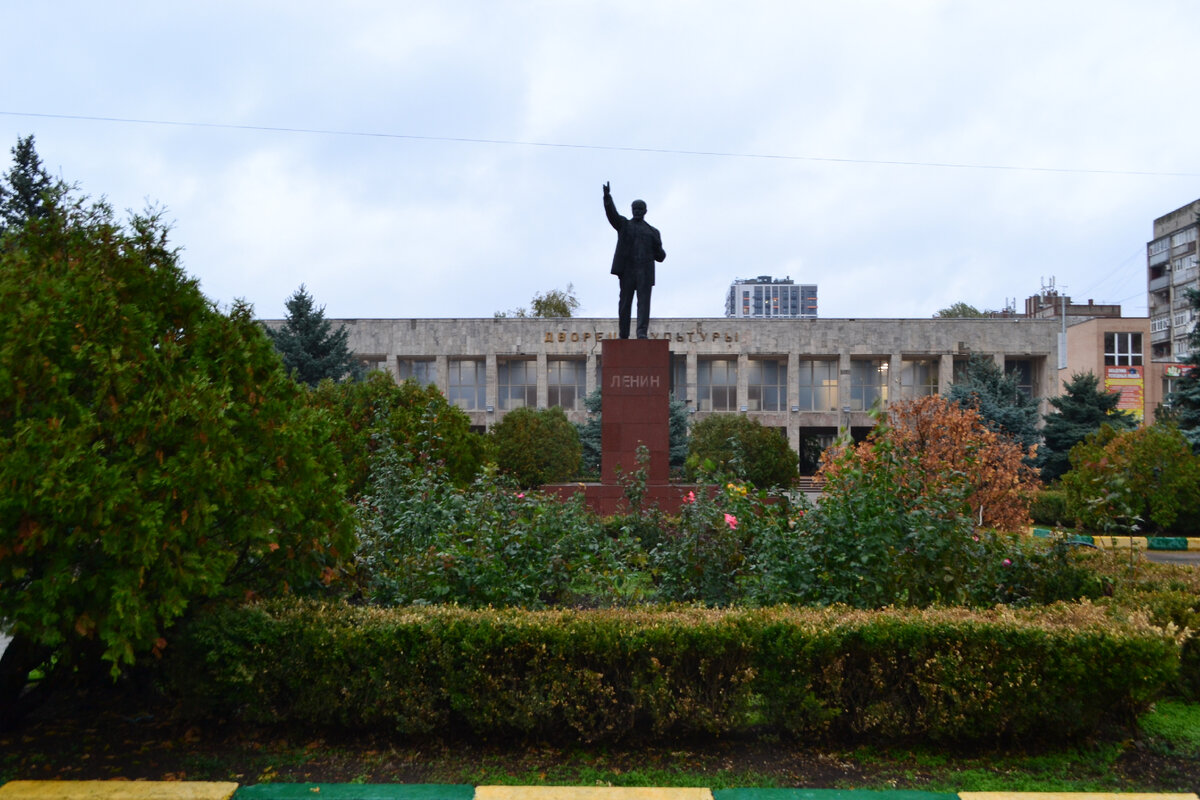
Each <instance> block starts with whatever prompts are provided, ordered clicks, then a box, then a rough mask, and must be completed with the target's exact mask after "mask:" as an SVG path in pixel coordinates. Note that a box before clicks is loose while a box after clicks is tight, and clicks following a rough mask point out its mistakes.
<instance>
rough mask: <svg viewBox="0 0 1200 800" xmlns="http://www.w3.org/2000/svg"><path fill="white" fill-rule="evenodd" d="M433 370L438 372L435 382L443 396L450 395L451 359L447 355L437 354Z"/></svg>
mask: <svg viewBox="0 0 1200 800" xmlns="http://www.w3.org/2000/svg"><path fill="white" fill-rule="evenodd" d="M433 364H434V366H433V371H434V372H436V373H437V375H436V376H435V378H436V380H435V383H436V384H437V388H438V391H439V392H441V393H442V395H443V396H445V397H449V396H450V359H449V357H447V356H436V357H435V358H434V359H433Z"/></svg>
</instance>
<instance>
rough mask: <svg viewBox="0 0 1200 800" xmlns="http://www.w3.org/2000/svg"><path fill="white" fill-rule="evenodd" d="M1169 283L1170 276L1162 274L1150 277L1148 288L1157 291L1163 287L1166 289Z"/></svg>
mask: <svg viewBox="0 0 1200 800" xmlns="http://www.w3.org/2000/svg"><path fill="white" fill-rule="evenodd" d="M1170 285H1171V276H1170V275H1163V276H1162V277H1161V278H1152V279H1151V280H1150V283H1149V290H1150V291H1152V292H1158V291H1161V290H1163V289H1166V288H1167V287H1168V286H1170Z"/></svg>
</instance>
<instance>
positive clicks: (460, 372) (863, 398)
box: [398, 356, 1140, 411]
mask: <svg viewBox="0 0 1200 800" xmlns="http://www.w3.org/2000/svg"><path fill="white" fill-rule="evenodd" d="M1139 363H1140V362H1139ZM1021 364H1025V362H1017V363H1016V365H1015V366H1018V367H1019V366H1020V365H1021ZM696 366H697V370H696V395H697V396H696V398H695V400H696V407H697V409H699V410H700V411H738V410H740V406H739V403H738V396H737V384H738V362H737V359H725V358H704V359H700V360H699V361H698V362H697V365H696ZM797 366H798V369H797V373H798V374H797V376H796V380H795V385H794V387H793V388H795V389H796V390H797V394H796V402H795V405H796V406H797V407H798V410H801V411H836V410H837V408H838V362H837V361H835V360H833V359H800V360H799V361H798V362H797ZM890 366H891V363H890V360H889V359H886V358H855V359H851V361H850V375H849V378H850V381H849V384H850V408H851V410H853V411H865V410H868V409H870V408H872V407H874V406H876V405H883V404H886V403H887V400H888V386H889V380H888V371H889V369H890ZM1025 366H1026V367H1028V364H1025ZM398 367H399V377H400V379H401V380H408V379H413V380H416V381H418V382H420V383H425V384H436V383H437V364H436V362H435V361H432V360H428V359H424V360H422V359H410V358H401V359H399V362H398ZM546 367H547V379H546V388H547V402H548V404H549V405H551V406H559V407H561V408H564V409H566V410H569V411H574V410H582V409H583V407H584V404H583V400H584V396H585V393H586V391H587V389H586V386H587V363H586V362H585V361H583V360H581V359H550V360H548V361H547V364H546ZM748 368H749V371H748V373H747V376H746V384H747V385H746V399H745V402H744V405H745V406H746V410H748V411H786V410H788V386H789V383H788V364H787V361H786V360H782V359H751V360H750V362H749V365H748ZM900 370H901V372H900V393H901V396H902V397H903V398H906V399H907V398H914V397H922V396H925V395H932V394H936V393H937V391H938V361H937V359H933V358H929V359H905V360H904V361H902V362H901V367H900ZM447 371H448V373H449V374H448V375H447V376H446V393H447V399H448V400H449V401H450V402H451V403H452V404H453V405H456V406H458V407H459V408H462V409H464V410H468V411H482V410H483V409H485V408H486V403H487V370H486V362H485V361H484V359H481V358H455V359H449V360H448V361H447ZM671 377H672V386H673V390H672V391H673V394H674V396H675V397H677V398H678V399H681V400H686V399H687V398H686V397H685V394H686V389H687V360H686V358H684V357H680V356H676V357H674V358H673V359H672V376H671ZM1021 378H1022V379H1021V381H1020V382H1021V383H1022V384H1026V383H1028V384H1029V386H1028V390H1029V391H1032V388H1033V387H1032V370H1031V368H1029V369H1028V370H1027V372H1026V373H1023V374H1022V376H1021ZM496 403H497V407H498V408H499V409H500V410H504V411H507V410H510V409H514V408H521V407H524V406H530V407H536V406H537V362H535V361H531V360H528V359H499V360H498V361H497V364H496Z"/></svg>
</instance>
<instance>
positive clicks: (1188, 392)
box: [1167, 289, 1200, 455]
mask: <svg viewBox="0 0 1200 800" xmlns="http://www.w3.org/2000/svg"><path fill="white" fill-rule="evenodd" d="M1187 297H1188V300H1189V302H1191V304H1192V312H1193V315H1194V316H1200V292H1198V291H1196V290H1195V289H1188V292H1187ZM1188 347H1189V348H1190V349H1191V353H1190V354H1189V355H1188V357H1187V359H1185V360H1184V363H1185V364H1187V365H1188V366H1189V367H1191V369H1189V370H1188V371H1187V372H1185V373H1184V374H1183V377H1181V378H1180V379H1179V380H1178V381H1176V382H1175V389H1174V391H1172V392H1171V394H1170V395H1168V397H1167V402H1168V404H1169V405H1170V407H1171V419H1172V420H1173V421H1174V422H1175V424H1176V425H1178V426H1179V430H1180V431H1182V432H1183V435H1184V436H1185V437H1187V440H1188V443H1189V444H1191V446H1192V452H1194V453H1196V454H1197V455H1200V323H1197V325H1196V327H1194V328H1193V329H1192V332H1191V333H1189V334H1188Z"/></svg>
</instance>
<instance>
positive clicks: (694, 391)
mask: <svg viewBox="0 0 1200 800" xmlns="http://www.w3.org/2000/svg"><path fill="white" fill-rule="evenodd" d="M699 375H700V359H699V357H698V356H697V355H696V351H695V350H689V351H688V353H687V406H688V411H699V410H700V393H699V388H698V386H699V384H698V377H699Z"/></svg>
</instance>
